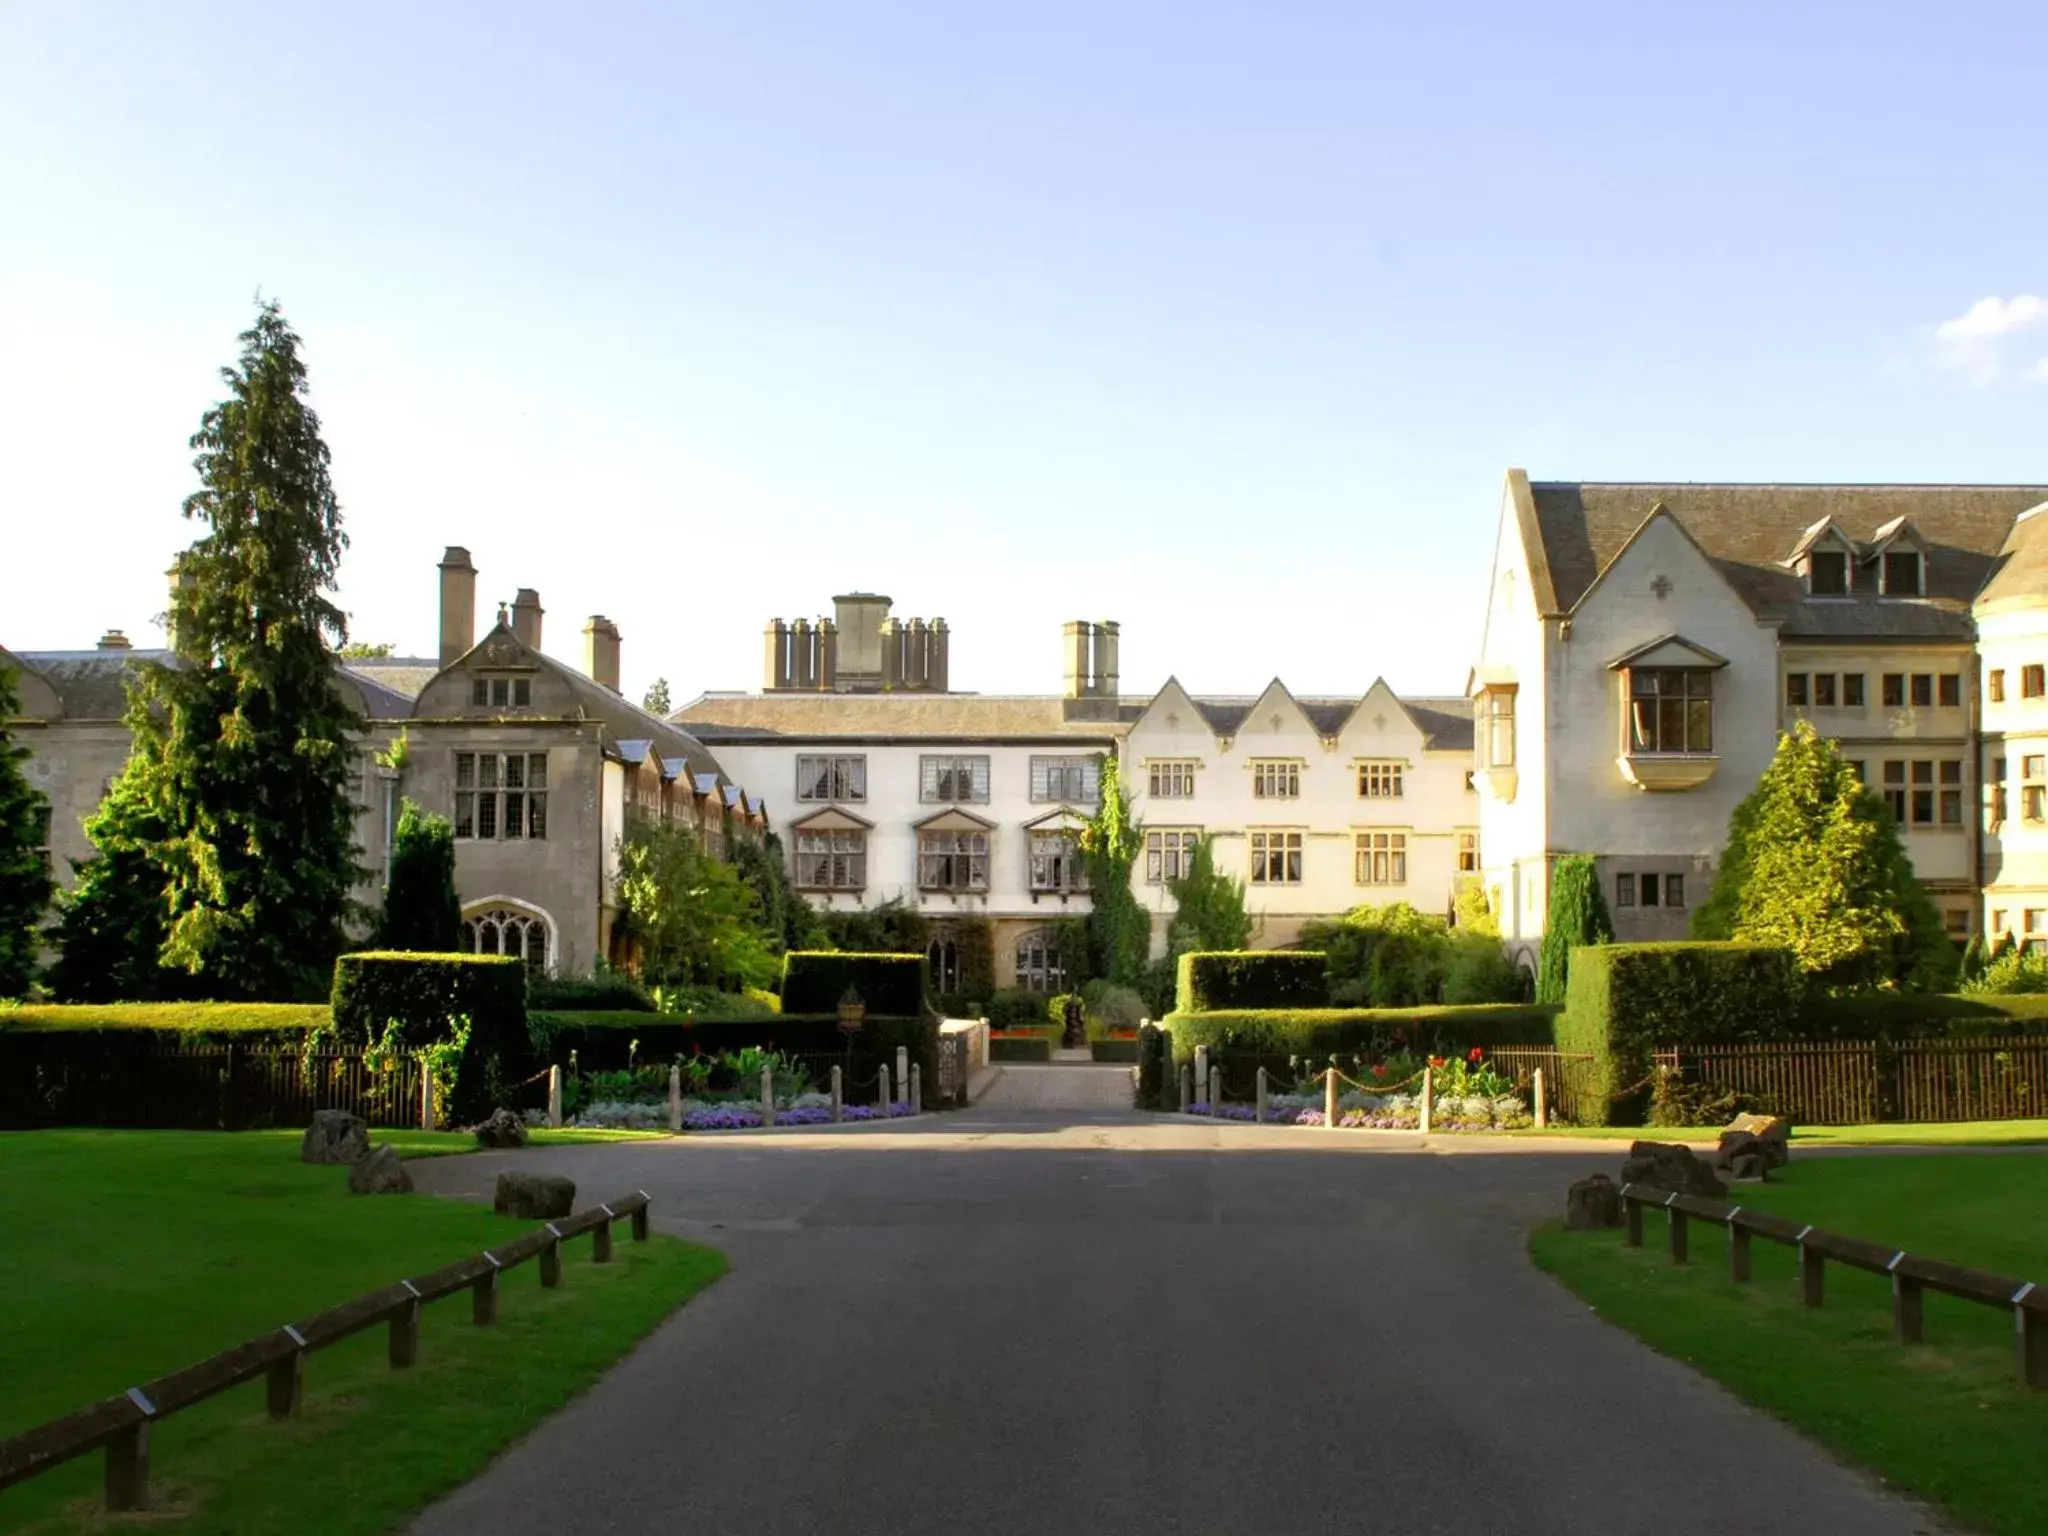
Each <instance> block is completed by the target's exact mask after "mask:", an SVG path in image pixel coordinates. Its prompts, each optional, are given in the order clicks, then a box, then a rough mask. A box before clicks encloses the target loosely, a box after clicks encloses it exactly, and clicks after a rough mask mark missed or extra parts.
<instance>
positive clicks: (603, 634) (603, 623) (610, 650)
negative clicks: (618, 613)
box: [583, 613, 619, 693]
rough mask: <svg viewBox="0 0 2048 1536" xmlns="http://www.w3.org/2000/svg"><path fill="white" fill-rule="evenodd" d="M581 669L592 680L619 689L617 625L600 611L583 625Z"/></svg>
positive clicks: (614, 689) (615, 691)
mask: <svg viewBox="0 0 2048 1536" xmlns="http://www.w3.org/2000/svg"><path fill="white" fill-rule="evenodd" d="M583 670H584V671H585V672H588V673H589V674H590V680H591V681H592V682H594V683H598V684H601V685H602V686H604V687H606V688H609V689H611V691H612V692H613V693H617V692H618V691H619V626H618V625H616V624H614V623H613V622H612V621H611V620H610V619H608V618H606V617H605V616H604V615H603V614H601V613H593V614H592V615H591V616H590V622H589V623H588V624H585V625H584V626H583Z"/></svg>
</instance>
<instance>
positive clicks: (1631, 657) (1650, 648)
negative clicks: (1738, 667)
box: [1607, 635, 1728, 672]
mask: <svg viewBox="0 0 2048 1536" xmlns="http://www.w3.org/2000/svg"><path fill="white" fill-rule="evenodd" d="M1727 665H1728V658H1727V657H1726V656H1720V655H1717V654H1715V653H1714V652H1713V651H1710V650H1708V649H1707V648H1706V647H1705V646H1704V645H1701V644H1699V643H1698V642H1697V641H1693V640H1688V639H1686V638H1685V636H1683V635H1660V636H1658V637H1657V638H1656V639H1655V640H1652V641H1650V642H1648V643H1647V644H1645V645H1639V646H1637V647H1635V649H1633V650H1629V651H1624V652H1622V653H1621V655H1619V656H1617V657H1615V658H1614V660H1612V661H1610V662H1608V663H1607V670H1608V671H1610V672H1619V671H1621V670H1622V668H1624V667H1725V666H1727Z"/></svg>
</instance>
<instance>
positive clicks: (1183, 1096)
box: [1180, 1067, 1195, 1114]
mask: <svg viewBox="0 0 2048 1536" xmlns="http://www.w3.org/2000/svg"><path fill="white" fill-rule="evenodd" d="M1194 1102H1195V1071H1194V1068H1192V1067H1182V1068H1181V1069H1180V1112H1181V1113H1182V1114H1186V1113H1187V1112H1188V1106H1189V1105H1190V1104H1192V1103H1194Z"/></svg>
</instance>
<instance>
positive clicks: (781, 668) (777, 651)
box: [761, 619, 789, 692]
mask: <svg viewBox="0 0 2048 1536" xmlns="http://www.w3.org/2000/svg"><path fill="white" fill-rule="evenodd" d="M761 638H762V643H763V650H764V652H765V655H764V664H763V666H762V668H761V686H762V687H763V688H766V689H768V690H769V691H771V692H773V691H776V690H778V689H783V688H787V687H788V686H789V626H788V625H787V624H785V623H783V622H782V620H780V619H770V620H769V621H768V627H767V628H766V629H765V630H763V631H762V633H761Z"/></svg>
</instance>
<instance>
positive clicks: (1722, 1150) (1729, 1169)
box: [1714, 1131, 1772, 1179]
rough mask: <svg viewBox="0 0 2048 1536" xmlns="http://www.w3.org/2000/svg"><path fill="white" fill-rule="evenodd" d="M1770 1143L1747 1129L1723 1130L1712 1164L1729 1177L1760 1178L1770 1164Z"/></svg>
mask: <svg viewBox="0 0 2048 1536" xmlns="http://www.w3.org/2000/svg"><path fill="white" fill-rule="evenodd" d="M1770 1145H1771V1144H1770V1143H1769V1142H1767V1141H1765V1140H1764V1139H1763V1138H1762V1137H1761V1136H1752V1135H1750V1133H1749V1132H1748V1131H1723V1132H1722V1133H1721V1144H1720V1145H1719V1146H1718V1147H1716V1148H1715V1149H1714V1166H1715V1167H1716V1168H1719V1169H1721V1170H1722V1171H1723V1172H1724V1173H1726V1174H1727V1175H1728V1177H1729V1178H1731V1179H1761V1178H1763V1177H1764V1176H1765V1174H1766V1172H1767V1170H1768V1169H1770V1167H1771V1166H1772V1163H1771V1153H1770Z"/></svg>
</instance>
